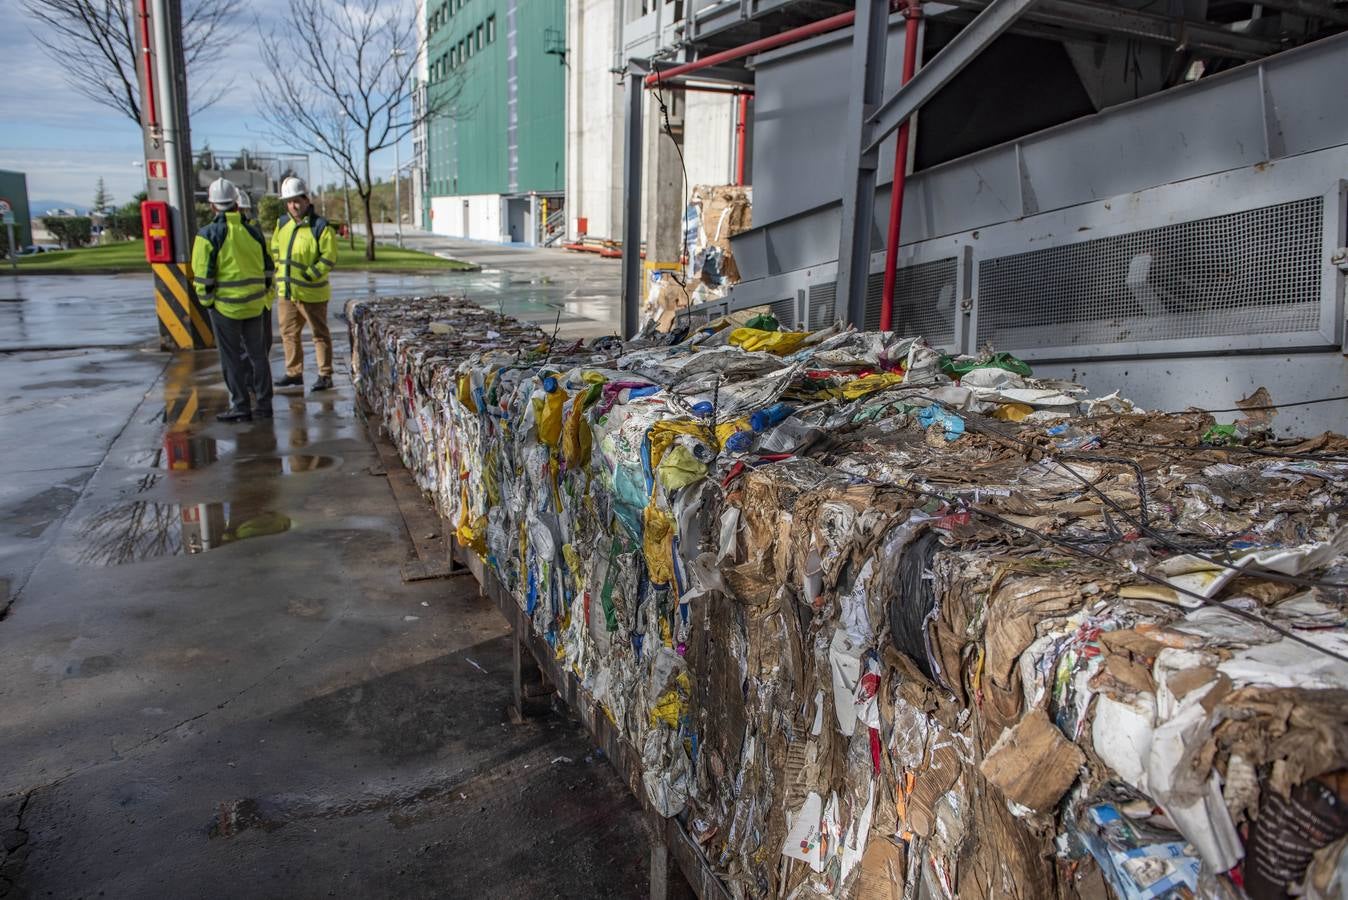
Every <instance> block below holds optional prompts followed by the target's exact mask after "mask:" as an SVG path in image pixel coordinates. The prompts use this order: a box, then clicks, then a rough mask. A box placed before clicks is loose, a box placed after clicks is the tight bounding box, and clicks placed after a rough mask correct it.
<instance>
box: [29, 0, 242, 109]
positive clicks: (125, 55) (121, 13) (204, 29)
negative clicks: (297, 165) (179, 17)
mask: <svg viewBox="0 0 1348 900" xmlns="http://www.w3.org/2000/svg"><path fill="white" fill-rule="evenodd" d="M135 2H136V0H22V4H23V8H24V9H25V10H26V11H27V13H28V15H29V16H31V17H32V19H33V21H34V22H35V23H36V24H37V25H38V27H37V28H35V29H31V30H32V33H33V37H34V38H35V39H36V40H37V42H38V43H39V44H41V45H42V49H43V50H44V51H46V53H47V55H48V56H49V57H51V59H52V60H53V61H55V62H56V63H57V64H58V65H60V66H61V69H62V71H63V72H64V74H65V79H66V84H68V85H70V87H71V89H72V90H74V91H75V92H76V93H79V94H82V95H84V96H85V97H88V98H89V99H90V100H93V101H94V102H95V103H101V104H103V105H104V106H107V107H109V108H111V109H115V110H117V111H118V112H120V113H122V114H123V115H125V116H126V117H127V118H129V119H131V121H133V122H135V123H136V124H137V125H139V124H140V83H139V82H138V81H137V79H136V63H137V60H138V55H137V53H136V29H137V28H138V27H139V22H138V21H137V15H136V10H135ZM242 6H243V0H185V2H184V3H183V58H184V59H185V61H186V63H187V69H188V71H189V72H193V73H195V74H197V76H198V77H197V78H196V79H195V80H194V81H193V82H189V83H195V84H197V85H202V84H206V83H208V82H207V79H204V78H201V77H200V73H201V71H202V70H206V69H209V68H210V67H211V66H212V65H213V64H215V63H218V62H219V61H220V59H221V57H222V56H223V55H224V53H225V50H226V48H227V47H228V46H229V44H230V42H231V40H232V37H233V33H234V30H235V28H236V26H237V23H238V22H239V20H240V17H241V12H240V10H241V8H242ZM229 87H230V85H229V84H224V85H220V86H218V87H215V88H212V89H209V90H206V91H200V90H198V91H197V92H196V93H194V95H193V96H192V98H191V101H192V102H191V107H192V110H193V111H194V112H199V111H201V110H203V109H206V108H207V107H209V106H210V105H211V104H213V103H215V102H216V101H217V100H219V99H220V98H221V97H223V96H224V94H225V91H227V90H228V89H229Z"/></svg>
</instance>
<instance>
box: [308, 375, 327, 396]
mask: <svg viewBox="0 0 1348 900" xmlns="http://www.w3.org/2000/svg"><path fill="white" fill-rule="evenodd" d="M330 390H332V377H331V376H329V375H319V376H318V380H317V381H315V382H314V386H313V389H312V391H311V392H310V393H318V392H319V391H330Z"/></svg>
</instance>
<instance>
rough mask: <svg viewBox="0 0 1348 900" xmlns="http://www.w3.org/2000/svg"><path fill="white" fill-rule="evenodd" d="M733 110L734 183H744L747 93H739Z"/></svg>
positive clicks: (747, 115)
mask: <svg viewBox="0 0 1348 900" xmlns="http://www.w3.org/2000/svg"><path fill="white" fill-rule="evenodd" d="M737 106H738V109H737V110H736V112H735V184H737V185H743V184H744V163H745V158H744V151H745V137H746V134H745V133H746V132H747V131H748V130H749V95H748V94H740V97H739V103H738V104H737Z"/></svg>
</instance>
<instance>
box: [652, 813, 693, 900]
mask: <svg viewBox="0 0 1348 900" xmlns="http://www.w3.org/2000/svg"><path fill="white" fill-rule="evenodd" d="M664 827H665V823H664V821H660V822H659V823H658V824H657V826H656V828H657V829H658V830H657V832H656V834H655V836H654V838H653V839H652V840H651V900H689V898H693V897H696V896H697V895H696V894H695V893H694V892H693V888H692V886H691V885H689V884H688V879H686V878H684V877H683V872H682V871H681V870H680V869H679V866H678V863H676V862H675V861H674V854H673V853H672V852H671V851H670V849H669V844H668V843H666V840H665V835H664V834H663V833H661V832H663V830H664Z"/></svg>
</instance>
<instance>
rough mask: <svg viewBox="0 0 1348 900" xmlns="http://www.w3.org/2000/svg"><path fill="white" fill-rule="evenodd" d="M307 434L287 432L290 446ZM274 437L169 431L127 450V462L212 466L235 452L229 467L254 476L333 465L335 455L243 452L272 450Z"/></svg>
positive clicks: (176, 468)
mask: <svg viewBox="0 0 1348 900" xmlns="http://www.w3.org/2000/svg"><path fill="white" fill-rule="evenodd" d="M307 442H308V435H307V434H306V435H302V436H296V435H292V436H291V441H290V443H291V445H292V446H297V447H299V446H304V444H306V443H307ZM274 449H275V440H274V439H273V440H270V441H260V442H257V443H256V444H255V443H254V442H253V441H251V440H249V439H247V438H245V437H241V438H239V439H237V440H235V439H221V438H213V437H209V436H207V435H194V434H189V433H188V432H181V431H171V432H169V433H167V434H165V435H164V445H163V446H162V447H158V448H155V449H146V450H140V451H137V452H135V453H129V454H127V457H126V460H127V463H128V464H129V465H131V466H137V467H142V468H147V469H167V470H169V471H170V472H192V471H196V470H198V469H204V468H206V467H208V466H214V465H216V464H217V463H219V462H221V460H222V459H224V460H225V461H229V460H228V457H230V456H235V457H236V458H235V459H234V460H233V465H232V471H233V472H235V473H236V474H239V475H243V476H247V477H257V476H268V475H300V474H303V473H306V472H314V471H317V470H319V469H330V468H332V467H333V466H335V465H337V462H338V460H337V457H335V456H323V455H320V454H312V453H291V454H286V455H284V456H271V455H266V454H265V453H259V454H257V455H254V456H249V455H239V454H247V453H248V452H249V451H250V450H261V451H266V450H274Z"/></svg>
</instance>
